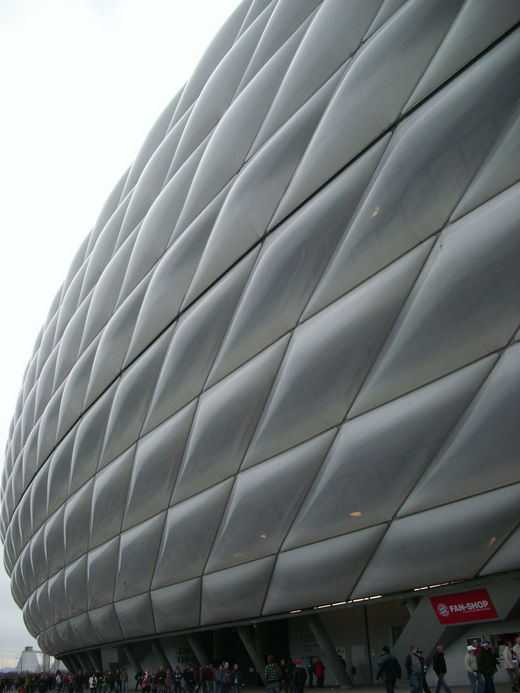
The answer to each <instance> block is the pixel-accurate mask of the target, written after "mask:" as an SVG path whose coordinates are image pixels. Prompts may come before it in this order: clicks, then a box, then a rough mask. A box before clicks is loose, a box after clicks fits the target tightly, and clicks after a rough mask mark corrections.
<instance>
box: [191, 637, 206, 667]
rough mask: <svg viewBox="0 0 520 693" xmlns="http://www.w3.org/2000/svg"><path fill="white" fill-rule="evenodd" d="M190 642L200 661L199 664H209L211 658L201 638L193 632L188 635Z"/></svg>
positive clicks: (196, 657)
mask: <svg viewBox="0 0 520 693" xmlns="http://www.w3.org/2000/svg"><path fill="white" fill-rule="evenodd" d="M188 642H189V644H190V647H191V649H192V650H193V654H194V655H195V659H196V660H197V662H198V663H199V666H201V667H204V666H206V664H209V659H208V657H207V655H206V653H205V651H204V648H203V647H202V645H201V643H200V638H199V637H198V636H197V635H195V634H194V633H193V634H191V635H188Z"/></svg>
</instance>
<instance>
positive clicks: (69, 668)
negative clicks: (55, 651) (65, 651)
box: [61, 655, 74, 671]
mask: <svg viewBox="0 0 520 693" xmlns="http://www.w3.org/2000/svg"><path fill="white" fill-rule="evenodd" d="M61 661H62V662H63V664H65V666H66V668H67V671H74V663H73V662H72V660H71V659H70V657H69V656H68V655H64V656H63V657H62V658H61Z"/></svg>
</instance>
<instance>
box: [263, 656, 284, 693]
mask: <svg viewBox="0 0 520 693" xmlns="http://www.w3.org/2000/svg"><path fill="white" fill-rule="evenodd" d="M264 675H265V692H266V693H280V681H281V680H282V672H281V670H280V667H279V666H278V664H277V663H276V662H275V661H274V657H273V655H269V656H268V658H267V666H266V668H265V672H264Z"/></svg>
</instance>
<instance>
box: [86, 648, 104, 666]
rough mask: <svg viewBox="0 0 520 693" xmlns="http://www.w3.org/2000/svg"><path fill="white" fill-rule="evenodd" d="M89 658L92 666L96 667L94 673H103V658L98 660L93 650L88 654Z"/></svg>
mask: <svg viewBox="0 0 520 693" xmlns="http://www.w3.org/2000/svg"><path fill="white" fill-rule="evenodd" d="M87 655H88V658H89V659H90V661H91V663H92V666H93V667H94V671H101V669H102V668H103V667H102V666H101V658H99V659H98V658H97V657H96V655H95V653H94V651H93V650H89V652H87Z"/></svg>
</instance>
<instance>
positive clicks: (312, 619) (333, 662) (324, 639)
mask: <svg viewBox="0 0 520 693" xmlns="http://www.w3.org/2000/svg"><path fill="white" fill-rule="evenodd" d="M305 620H306V621H307V623H308V625H309V628H310V629H311V632H312V634H313V635H314V638H315V640H316V642H317V643H318V647H319V648H320V653H321V656H322V657H323V659H324V660H325V662H326V664H327V666H328V667H329V668H330V670H331V671H332V673H333V674H334V676H335V677H336V678H337V679H338V681H339V685H340V686H342V687H345V688H352V679H351V678H350V676H349V674H348V673H347V671H346V670H345V667H344V666H343V662H342V661H341V659H340V656H339V655H338V653H337V652H336V650H335V648H334V645H333V644H332V642H331V640H330V638H329V635H328V633H327V631H326V630H325V628H324V627H323V624H322V622H321V621H320V619H319V618H318V616H306V617H305Z"/></svg>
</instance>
